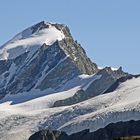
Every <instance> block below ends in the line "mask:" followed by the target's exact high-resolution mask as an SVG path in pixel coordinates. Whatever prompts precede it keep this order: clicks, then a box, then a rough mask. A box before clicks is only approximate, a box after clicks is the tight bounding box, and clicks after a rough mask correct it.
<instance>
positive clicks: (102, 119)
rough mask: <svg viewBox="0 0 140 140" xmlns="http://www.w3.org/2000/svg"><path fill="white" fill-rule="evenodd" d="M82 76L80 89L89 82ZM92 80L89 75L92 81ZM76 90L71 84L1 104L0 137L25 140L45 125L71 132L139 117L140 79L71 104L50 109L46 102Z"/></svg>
mask: <svg viewBox="0 0 140 140" xmlns="http://www.w3.org/2000/svg"><path fill="white" fill-rule="evenodd" d="M82 78H83V77H82ZM85 78H86V80H83V83H82V85H85V86H83V87H82V88H83V89H84V87H86V85H87V84H89V83H90V80H89V79H88V78H87V77H85ZM89 78H91V77H89ZM94 79H95V77H94V76H93V77H92V80H94ZM76 80H77V79H76ZM87 80H89V81H88V83H87ZM84 83H86V84H84ZM66 87H69V86H68V85H67V86H66ZM67 89H68V88H67ZM78 89H79V86H78V85H74V86H73V88H72V89H69V90H66V91H64V92H60V93H55V94H51V95H46V96H43V97H40V98H36V99H33V100H30V101H27V102H24V103H19V104H15V105H11V104H10V102H8V101H7V102H4V103H1V104H0V114H1V115H0V139H1V140H15V139H16V140H27V139H28V138H29V136H30V135H31V134H33V133H34V132H36V131H38V130H39V129H43V128H45V127H47V128H50V129H60V130H63V131H66V132H67V133H68V134H71V133H74V132H78V131H81V130H84V129H87V128H89V129H90V131H95V130H97V129H99V128H102V127H105V126H106V125H108V124H109V123H111V122H119V121H128V120H139V119H140V78H134V79H131V80H128V81H126V82H125V83H122V84H121V85H120V86H119V87H118V89H117V90H116V91H114V92H112V93H108V94H104V95H99V96H97V97H94V98H91V99H89V100H86V101H84V102H81V103H78V104H75V105H72V106H65V107H59V108H57V107H56V108H50V103H51V104H53V102H54V100H55V101H56V100H60V99H62V98H65V97H66V95H67V96H70V94H71V95H73V94H74V93H75V92H76V91H77V90H78Z"/></svg>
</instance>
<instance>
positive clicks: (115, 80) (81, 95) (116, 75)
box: [54, 67, 133, 107]
mask: <svg viewBox="0 0 140 140" xmlns="http://www.w3.org/2000/svg"><path fill="white" fill-rule="evenodd" d="M97 75H101V78H100V79H97V80H95V81H93V82H92V83H91V84H90V85H89V87H88V88H87V89H86V90H82V89H81V90H79V91H78V92H77V93H76V94H75V95H74V96H72V97H70V98H67V99H65V100H59V101H56V102H55V103H54V107H58V106H66V105H72V104H76V103H79V102H81V101H84V100H87V99H89V98H91V97H95V96H97V95H100V94H105V93H108V92H111V91H114V90H115V89H116V88H117V87H118V86H119V83H120V82H124V81H126V80H128V79H130V78H132V77H133V76H132V75H129V74H128V73H125V72H123V71H122V68H120V69H118V70H116V71H113V70H111V68H110V67H106V68H104V69H102V70H99V71H98V73H97Z"/></svg>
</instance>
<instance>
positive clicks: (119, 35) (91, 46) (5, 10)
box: [0, 0, 140, 73]
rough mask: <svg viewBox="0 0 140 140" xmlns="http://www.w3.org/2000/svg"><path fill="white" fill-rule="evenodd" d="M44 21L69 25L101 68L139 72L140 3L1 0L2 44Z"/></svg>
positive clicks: (123, 0) (139, 0)
mask: <svg viewBox="0 0 140 140" xmlns="http://www.w3.org/2000/svg"><path fill="white" fill-rule="evenodd" d="M42 20H47V21H52V22H59V23H65V24H67V25H68V26H69V27H70V29H71V32H72V34H73V36H74V38H75V39H76V40H78V42H80V44H81V45H82V46H83V47H84V49H85V50H86V51H87V54H88V56H89V57H90V58H91V59H92V61H94V62H96V63H97V64H98V65H100V66H106V65H107V66H112V67H119V66H123V68H124V70H125V71H128V72H131V73H140V62H139V60H140V0H86V1H85V0H59V1H58V0H23V1H21V0H1V1H0V45H2V44H4V43H5V42H6V41H8V40H9V39H10V38H11V37H13V36H14V35H15V34H17V33H18V32H20V31H22V30H23V29H25V28H26V27H28V26H30V25H32V24H35V23H37V22H40V21H42Z"/></svg>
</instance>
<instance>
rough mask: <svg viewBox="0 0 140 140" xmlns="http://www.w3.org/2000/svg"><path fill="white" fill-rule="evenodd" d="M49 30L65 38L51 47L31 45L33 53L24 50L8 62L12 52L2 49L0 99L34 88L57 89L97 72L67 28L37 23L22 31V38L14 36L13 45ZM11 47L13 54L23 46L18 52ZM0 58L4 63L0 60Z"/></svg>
mask: <svg viewBox="0 0 140 140" xmlns="http://www.w3.org/2000/svg"><path fill="white" fill-rule="evenodd" d="M50 26H51V27H50ZM52 26H53V27H55V30H59V31H61V32H62V33H63V34H64V36H65V37H64V38H63V39H61V40H56V41H55V42H54V43H53V44H51V45H47V44H46V43H45V42H44V44H43V45H42V46H38V45H36V44H33V46H31V45H30V48H32V49H34V51H33V52H31V51H30V50H29V51H28V48H27V50H26V51H25V52H24V53H21V52H20V53H21V54H20V55H18V56H17V57H15V58H13V56H12V57H11V58H9V59H8V57H7V56H9V57H10V56H11V53H9V52H12V50H11V49H9V50H8V51H7V52H6V54H5V50H4V48H6V47H7V46H2V50H1V52H2V53H3V54H1V60H0V77H1V82H0V97H3V96H5V95H6V94H8V93H9V94H17V93H19V92H28V91H30V90H32V89H33V88H38V89H40V90H45V89H48V88H52V89H59V87H60V86H61V85H63V84H64V83H66V82H67V81H68V80H70V79H72V78H73V77H75V76H77V75H79V74H94V73H96V72H97V71H98V68H97V65H96V64H94V63H92V62H91V61H90V59H89V58H88V57H87V55H86V53H85V51H84V50H83V48H82V47H81V46H80V45H79V44H78V43H77V42H75V41H74V40H73V38H72V36H71V33H70V31H69V29H68V27H67V26H65V25H63V24H50V23H49V24H46V23H45V22H40V23H38V24H36V25H35V26H32V27H31V28H30V29H27V30H25V31H23V33H22V35H17V36H16V37H15V38H14V39H13V40H12V41H13V42H16V41H17V40H20V41H22V40H24V39H25V41H26V40H27V41H28V39H29V37H30V36H32V34H35V35H36V34H37V35H38V33H40V32H43V30H46V29H48V30H49V28H52ZM25 34H26V36H25ZM28 36H29V37H28ZM46 39H47V38H46ZM28 42H29V41H28ZM8 43H9V42H8ZM10 43H11V42H10ZM8 45H9V44H8ZM24 45H25V44H24ZM14 47H15V48H14V49H13V52H14V51H15V52H16V51H18V49H19V50H20V51H21V47H22V46H17V48H18V49H17V50H16V46H14ZM8 53H9V54H8ZM3 55H4V57H3ZM5 57H6V59H5ZM3 58H4V59H5V60H2V59H3Z"/></svg>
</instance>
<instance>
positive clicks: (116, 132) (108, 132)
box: [29, 121, 140, 140]
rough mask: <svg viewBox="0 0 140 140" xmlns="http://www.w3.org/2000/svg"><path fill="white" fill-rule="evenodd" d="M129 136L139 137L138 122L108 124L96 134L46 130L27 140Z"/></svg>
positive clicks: (101, 139) (113, 139)
mask: <svg viewBox="0 0 140 140" xmlns="http://www.w3.org/2000/svg"><path fill="white" fill-rule="evenodd" d="M131 136H140V121H128V122H118V123H116V124H110V125H108V126H106V127H105V128H102V129H99V130H97V131H96V132H89V130H84V131H81V132H79V133H75V134H72V135H67V134H66V133H64V132H60V131H50V130H48V129H47V130H43V131H39V132H37V133H35V134H33V135H32V136H31V137H30V138H29V140H123V139H120V138H121V137H131ZM133 138H135V137H133ZM124 140H135V139H124Z"/></svg>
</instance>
